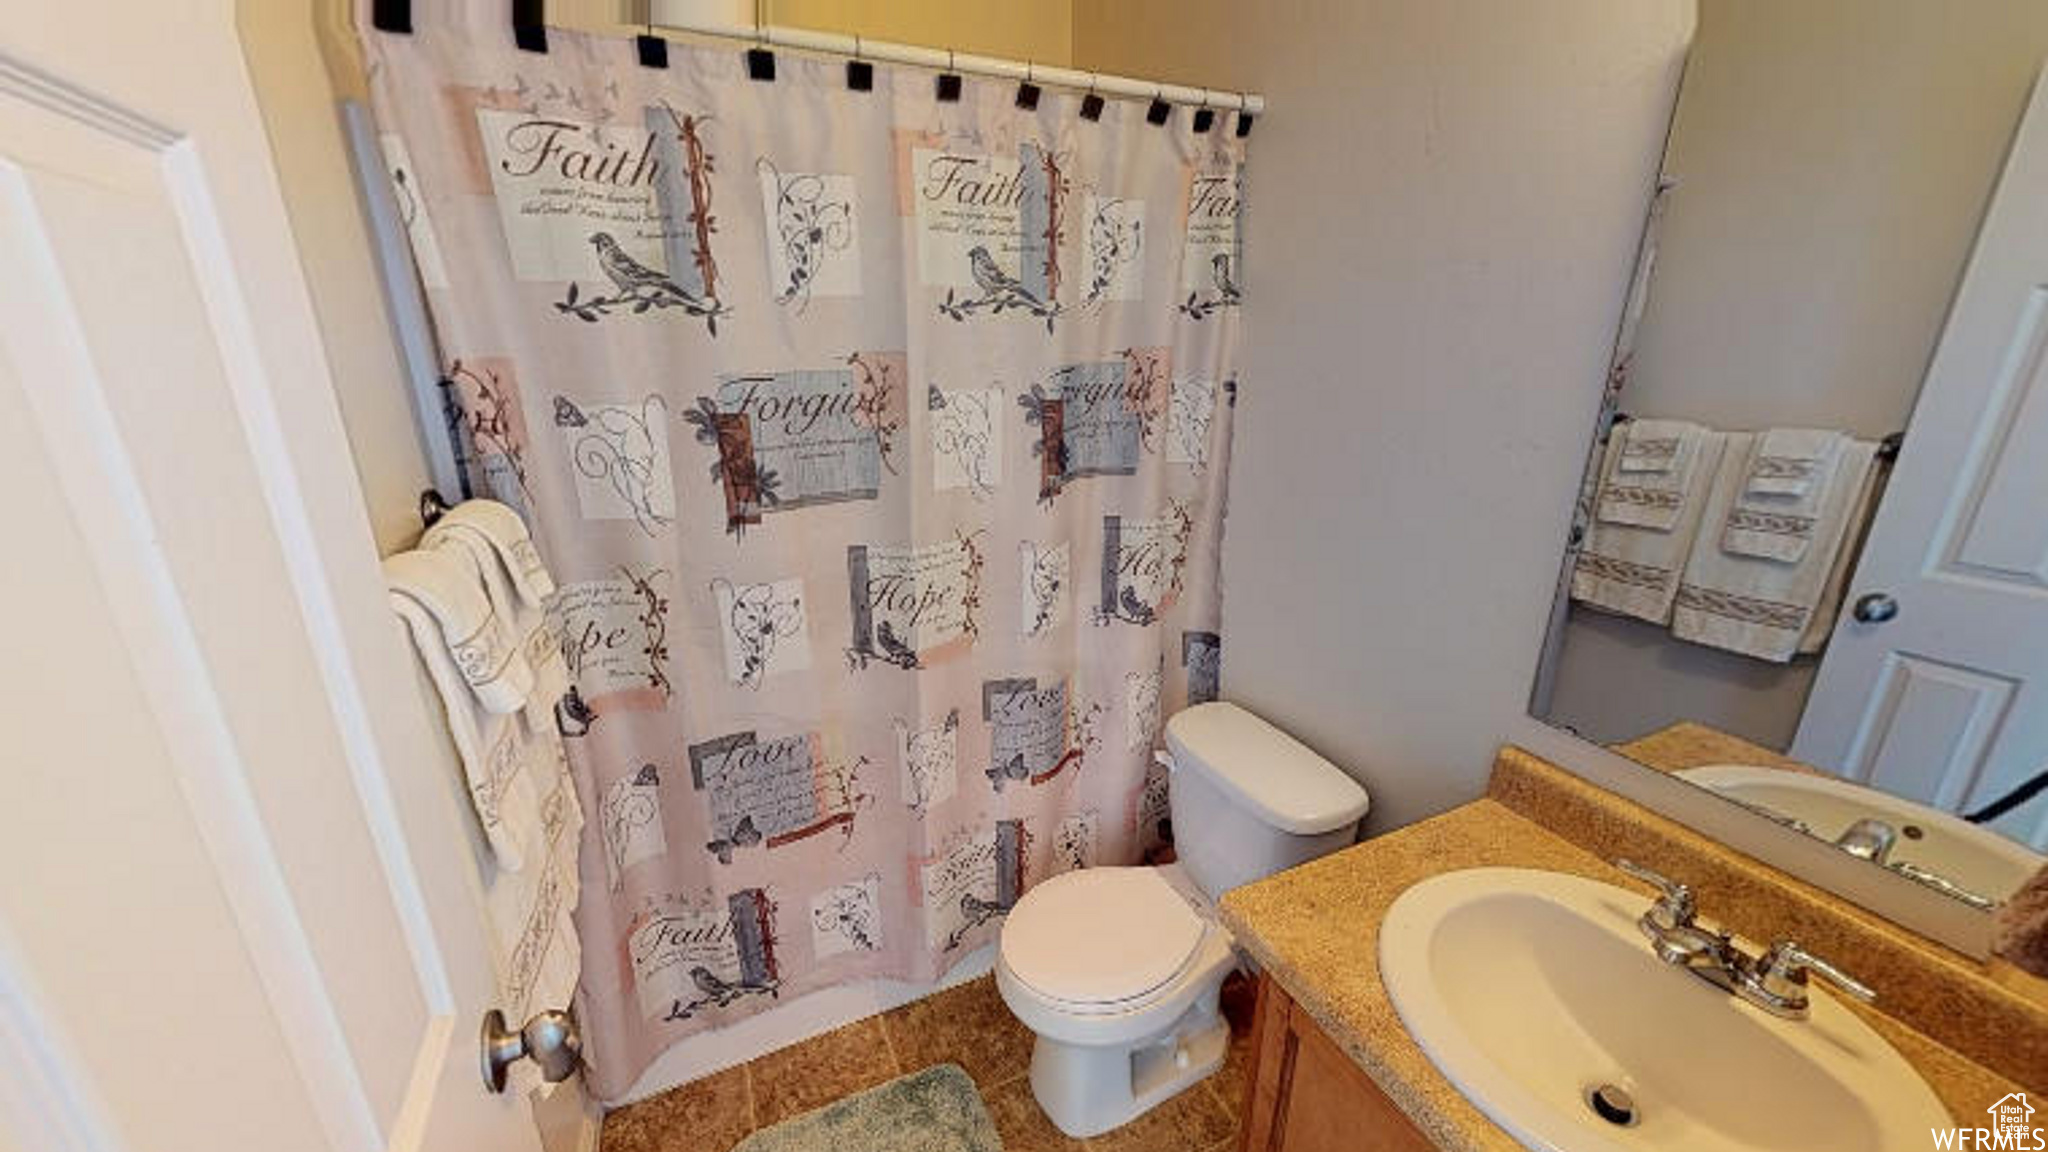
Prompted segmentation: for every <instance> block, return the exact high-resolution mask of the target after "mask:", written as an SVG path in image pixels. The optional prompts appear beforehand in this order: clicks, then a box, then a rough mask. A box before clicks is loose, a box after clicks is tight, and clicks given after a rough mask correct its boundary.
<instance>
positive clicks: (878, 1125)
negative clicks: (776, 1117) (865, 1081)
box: [732, 1064, 1003, 1152]
mask: <svg viewBox="0 0 2048 1152" xmlns="http://www.w3.org/2000/svg"><path fill="white" fill-rule="evenodd" d="M1002 1148H1003V1142H1002V1140H1001V1139H1000V1138H999V1137H997V1135H996V1125H995V1121H993V1120H990V1119H989V1118H988V1109H987V1108H986V1107H984V1106H983V1105H982V1102H981V1094H980V1093H979V1092H976V1091H975V1090H974V1081H973V1080H972V1079H970V1078H969V1077H968V1075H967V1073H966V1072H964V1071H962V1070H961V1068H960V1066H959V1065H958V1064H936V1065H933V1066H932V1067H930V1068H927V1069H925V1070H924V1071H922V1072H913V1073H911V1074H910V1075H908V1076H903V1077H899V1078H897V1079H895V1080H891V1081H889V1082H888V1083H887V1084H881V1085H877V1086H876V1087H873V1088H870V1089H868V1090H867V1091H865V1092H860V1093H856V1094H854V1095H852V1096H848V1097H847V1098H846V1099H844V1100H841V1101H839V1102H837V1103H834V1104H827V1105H825V1106H824V1107H823V1108H820V1109H818V1110H816V1111H814V1112H806V1113H804V1114H803V1115H801V1116H793V1117H791V1118H790V1119H788V1120H784V1121H783V1122H782V1123H780V1124H776V1125H774V1126H772V1127H768V1128H763V1129H761V1130H760V1131H759V1132H756V1133H754V1134H753V1135H752V1136H749V1137H747V1138H746V1139H745V1140H742V1141H740V1143H739V1146H738V1147H737V1148H734V1149H733V1150H732V1152H1002Z"/></svg>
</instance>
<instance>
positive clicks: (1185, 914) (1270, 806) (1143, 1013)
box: [996, 702, 1368, 1137]
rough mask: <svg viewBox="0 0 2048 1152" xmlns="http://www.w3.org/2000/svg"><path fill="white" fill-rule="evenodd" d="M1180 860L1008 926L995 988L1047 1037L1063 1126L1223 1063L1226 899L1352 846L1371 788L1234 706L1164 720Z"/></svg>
mask: <svg viewBox="0 0 2048 1152" xmlns="http://www.w3.org/2000/svg"><path fill="white" fill-rule="evenodd" d="M1166 745H1167V748H1168V752H1169V765H1170V768H1171V773H1172V774H1171V782H1170V785H1169V790H1168V805H1169V809H1170V811H1171V813H1172V817H1173V830H1174V848H1175V850H1176V852H1177V853H1178V855H1179V860H1178V861H1177V862H1176V863H1174V864H1169V865H1165V866H1162V867H1157V868H1090V869H1085V870H1081V871H1076V872H1068V873H1064V874H1062V875H1059V876H1055V877H1053V878H1052V879H1050V880H1047V881H1045V882H1044V883H1042V884H1039V885H1037V886H1036V887H1033V888H1031V889H1030V890H1029V891H1027V892H1026V893H1025V894H1024V895H1023V897H1022V898H1021V899H1019V900H1018V901H1017V904H1016V906H1015V907H1014V908H1012V909H1011V910H1010V914H1009V916H1008V918H1007V919H1006V920H1005V921H1004V924H1003V930H1002V937H1001V940H1000V942H999V944H998V946H997V957H996V988H997V989H998V991H1000V992H1001V994H1002V997H1003V1002H1004V1003H1005V1004H1007V1005H1009V1008H1010V1011H1011V1012H1012V1013H1013V1014H1014V1015H1015V1016H1016V1017H1017V1019H1018V1020H1020V1021H1022V1022H1023V1024H1024V1025H1025V1026H1026V1027H1028V1028H1030V1029H1031V1031H1032V1032H1033V1033H1034V1034H1035V1035H1036V1037H1037V1039H1036V1041H1035V1043H1034V1044H1033V1047H1032V1050H1031V1091H1032V1094H1033V1095H1034V1096H1036V1097H1037V1099H1038V1105H1039V1107H1040V1108H1041V1109H1043V1110H1044V1112H1045V1114H1046V1116H1047V1117H1048V1118H1049V1119H1051V1121H1052V1122H1053V1124H1054V1125H1055V1126H1057V1127H1058V1128H1059V1129H1060V1131H1062V1132H1065V1133H1066V1134H1067V1135H1069V1136H1073V1137H1086V1136H1094V1135H1096V1134H1098V1133H1102V1132H1107V1131H1109V1130H1110V1129H1112V1128H1116V1127H1118V1126H1120V1125H1123V1124H1126V1123H1128V1122H1130V1121H1131V1120H1134V1119H1136V1118H1137V1117H1138V1116H1139V1115H1141V1114H1143V1113H1144V1112H1145V1111H1146V1110H1148V1109H1150V1108H1152V1107H1154V1106H1155V1105H1157V1104H1159V1103H1161V1102H1162V1101H1165V1100H1167V1099H1169V1098H1170V1097H1172V1096H1173V1095H1174V1094H1175V1093H1177V1092H1180V1091H1182V1090H1183V1089H1186V1088H1188V1087H1189V1086H1191V1085H1193V1084H1195V1083H1196V1082H1198V1081H1200V1080H1201V1079H1202V1078H1203V1077H1204V1076H1207V1075H1209V1074H1210V1073H1212V1072H1214V1071H1215V1070H1216V1069H1217V1068H1218V1067H1220V1066H1221V1065H1222V1063H1223V1057H1224V1053H1225V1051H1226V1050H1227V1049H1228V1048H1229V1046H1230V1027H1229V1024H1228V1023H1227V1022H1226V1021H1225V1020H1224V1019H1223V1017H1222V1015H1221V1013H1220V1011H1219V1010H1218V991H1219V990H1220V989H1221V987H1222V985H1223V978H1224V977H1225V976H1227V975H1229V974H1230V972H1231V971H1232V970H1233V969H1235V968H1237V967H1239V965H1240V961H1239V958H1238V956H1237V954H1236V952H1235V950H1234V949H1233V947H1232V941H1231V938H1230V933H1229V932H1228V931H1227V930H1225V929H1224V927H1223V926H1222V924H1220V923H1219V922H1218V921H1217V920H1216V917H1215V900H1216V898H1217V897H1218V896H1221V895H1222V894H1223V893H1224V892H1227V891H1229V890H1230V889H1232V888H1235V887H1237V886H1239V885H1241V884H1246V883H1249V882H1250V881H1253V880H1257V879H1259V878H1260V877H1262V876H1268V875H1271V874H1272V873H1275V872H1278V871H1280V870H1281V869H1283V868H1289V867H1292V866H1293V865H1296V864H1300V863H1303V862H1305V861H1308V860H1311V859H1314V858H1315V857H1317V856H1321V855H1323V854H1325V853H1328V852H1333V851H1335V850H1337V849H1339V848H1343V847H1345V846H1347V845H1349V844H1350V843H1351V842H1352V841H1353V840H1354V839H1355V838H1356V835H1357V830H1358V821H1359V819H1360V818H1362V817H1363V816H1364V815H1365V810H1366V805H1367V803H1368V799H1367V797H1366V794H1365V789H1363V788H1361V787H1359V786H1358V783H1357V782H1356V781H1354V780H1352V779H1351V778H1350V777H1349V776H1346V775H1345V774H1344V773H1343V772H1342V771H1341V770H1339V769H1338V768H1337V767H1336V765H1334V764H1331V763H1330V762H1329V761H1327V760H1325V759H1323V758H1322V757H1320V756H1318V755H1316V754H1315V753H1314V752H1312V751H1310V750H1309V749H1308V747H1307V746H1306V745H1304V744H1302V743H1301V742H1300V741H1298V740H1296V739H1294V738H1293V737H1291V736H1289V735H1287V734H1286V733H1285V732H1282V731H1280V730H1279V729H1278V728H1275V727H1274V726H1272V725H1271V724H1268V723H1267V722H1265V721H1264V720H1262V719H1260V718H1259V717H1257V716H1254V715H1253V714H1251V713H1250V712H1247V711H1245V710H1244V709H1243V708H1240V707H1238V706H1237V705H1235V704H1227V703H1220V702H1218V703H1209V704H1197V705H1195V706H1194V707H1192V708H1188V709H1186V710H1184V711H1182V712H1180V713H1178V714H1176V715H1175V716H1174V717H1173V718H1172V719H1171V720H1168V721H1167V723H1166Z"/></svg>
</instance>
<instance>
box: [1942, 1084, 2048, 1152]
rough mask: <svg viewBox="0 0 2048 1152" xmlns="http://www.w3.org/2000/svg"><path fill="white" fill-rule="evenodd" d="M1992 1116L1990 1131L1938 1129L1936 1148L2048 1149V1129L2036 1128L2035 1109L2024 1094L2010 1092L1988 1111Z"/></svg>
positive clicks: (2027, 1151)
mask: <svg viewBox="0 0 2048 1152" xmlns="http://www.w3.org/2000/svg"><path fill="white" fill-rule="evenodd" d="M1985 1111H1986V1112H1987V1113H1989V1114H1990V1116H1991V1126H1990V1127H1989V1128H1936V1129H1934V1130H1933V1133H1934V1146H1935V1147H1936V1148H1945V1149H1956V1150H1958V1152H1964V1150H1977V1149H1982V1150H1984V1152H2044V1150H2048V1130H2044V1129H2041V1128H2036V1127H2034V1106H2033V1105H2032V1104H2029V1103H2027V1094H2026V1093H2024V1092H2008V1093H2006V1094H2005V1096H2003V1097H2001V1098H2000V1099H1999V1101H1998V1102H1997V1103H1996V1104H1993V1105H1992V1106H1991V1107H1989V1108H1986V1109H1985Z"/></svg>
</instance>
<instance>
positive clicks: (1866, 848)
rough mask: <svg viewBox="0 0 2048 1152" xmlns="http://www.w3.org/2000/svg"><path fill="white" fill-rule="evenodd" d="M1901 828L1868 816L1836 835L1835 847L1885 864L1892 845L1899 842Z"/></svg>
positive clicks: (1864, 858)
mask: <svg viewBox="0 0 2048 1152" xmlns="http://www.w3.org/2000/svg"><path fill="white" fill-rule="evenodd" d="M1898 839H1899V830H1898V829H1897V828H1894V827H1892V826H1891V825H1890V824H1887V823H1885V822H1884V821H1882V820H1879V819H1877V818H1875V817H1872V816H1866V817H1864V818H1863V819H1861V820H1858V821H1856V822H1855V823H1854V824H1851V825H1849V826H1848V827H1847V828H1845V829H1843V831H1842V834H1841V835H1840V836H1837V837H1835V847H1837V848H1840V849H1841V850H1842V851H1844V852H1847V853H1848V854H1849V855H1851V856H1854V857H1856V858H1858V859H1861V860H1868V861H1870V862H1871V863H1873V864H1883V863H1885V862H1886V861H1887V860H1889V859H1890V858H1891V854H1892V845H1893V844H1896V843H1898Z"/></svg>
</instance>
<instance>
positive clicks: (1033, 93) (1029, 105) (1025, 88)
mask: <svg viewBox="0 0 2048 1152" xmlns="http://www.w3.org/2000/svg"><path fill="white" fill-rule="evenodd" d="M1033 79H1034V77H1033V74H1032V70H1031V61H1029V60H1026V61H1025V62H1024V82H1023V83H1022V84H1019V85H1017V107H1019V108H1022V109H1024V110H1025V111H1026V112H1031V111H1035V110H1036V109H1037V108H1038V97H1039V95H1040V91H1039V88H1038V85H1037V84H1035V83H1033Z"/></svg>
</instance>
